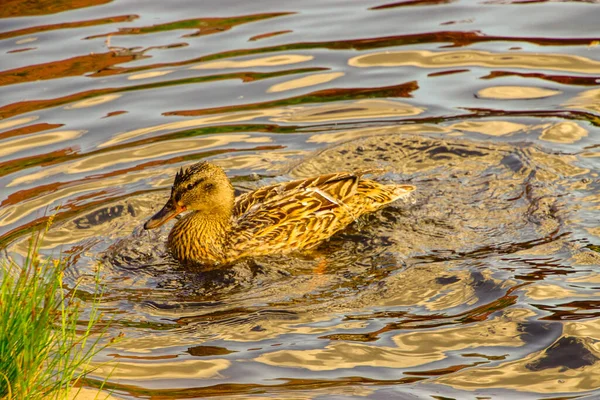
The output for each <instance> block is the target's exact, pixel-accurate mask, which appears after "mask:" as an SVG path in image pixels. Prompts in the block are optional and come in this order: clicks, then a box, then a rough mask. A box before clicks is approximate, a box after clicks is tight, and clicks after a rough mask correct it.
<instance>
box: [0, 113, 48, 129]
mask: <svg viewBox="0 0 600 400" xmlns="http://www.w3.org/2000/svg"><path fill="white" fill-rule="evenodd" d="M38 118H39V117H38V116H32V117H24V118H17V119H9V120H8V121H0V129H10V128H14V127H15V126H19V125H24V124H28V123H30V122H31V121H35V120H36V119H38Z"/></svg>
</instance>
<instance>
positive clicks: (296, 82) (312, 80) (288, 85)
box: [267, 72, 345, 93]
mask: <svg viewBox="0 0 600 400" xmlns="http://www.w3.org/2000/svg"><path fill="white" fill-rule="evenodd" d="M344 75H345V74H344V73H343V72H331V73H328V74H314V75H310V76H305V77H303V78H298V79H292V80H289V81H287V82H283V83H278V84H276V85H273V86H271V87H270V88H269V89H267V93H277V92H285V91H286V90H294V89H299V88H305V87H310V86H315V85H320V84H322V83H327V82H331V81H333V80H335V79H337V78H340V77H342V76H344Z"/></svg>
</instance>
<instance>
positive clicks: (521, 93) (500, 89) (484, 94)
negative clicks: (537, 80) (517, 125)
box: [477, 86, 562, 100]
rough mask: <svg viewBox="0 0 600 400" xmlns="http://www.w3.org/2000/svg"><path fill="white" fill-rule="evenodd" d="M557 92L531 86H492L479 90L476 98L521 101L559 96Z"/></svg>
mask: <svg viewBox="0 0 600 400" xmlns="http://www.w3.org/2000/svg"><path fill="white" fill-rule="evenodd" d="M561 93H562V92H561V91H559V90H550V89H542V88H538V87H531V86H494V87H489V88H485V89H481V90H480V91H479V92H477V96H479V97H481V98H484V99H499V100H523V99H541V98H544V97H550V96H556V95H557V94H561Z"/></svg>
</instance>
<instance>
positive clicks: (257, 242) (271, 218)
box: [229, 173, 412, 258]
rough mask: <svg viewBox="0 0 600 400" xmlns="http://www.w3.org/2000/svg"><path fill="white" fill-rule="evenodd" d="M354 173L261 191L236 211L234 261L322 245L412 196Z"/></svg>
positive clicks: (239, 202)
mask: <svg viewBox="0 0 600 400" xmlns="http://www.w3.org/2000/svg"><path fill="white" fill-rule="evenodd" d="M403 188H404V189H403V190H399V189H398V186H386V185H382V184H379V183H377V182H374V181H371V180H369V179H361V178H360V176H359V175H357V174H352V173H339V174H328V175H322V176H319V177H316V178H310V179H306V180H297V181H293V182H287V183H283V184H278V185H271V186H267V187H264V188H261V189H259V190H257V191H255V192H252V193H247V194H244V195H242V196H240V197H239V198H238V199H237V201H236V204H235V207H234V214H233V223H232V228H231V231H230V236H229V237H230V242H229V247H230V248H231V249H235V253H234V254H231V256H232V257H233V258H238V257H244V256H246V255H250V254H252V255H260V254H267V253H274V252H275V253H281V252H287V251H291V250H298V249H307V248H311V247H314V246H316V245H318V244H319V243H320V242H321V241H323V240H325V239H327V238H329V237H330V236H332V235H333V234H334V233H336V232H337V231H339V230H341V229H343V228H344V227H345V226H347V225H348V224H350V223H352V222H353V221H354V220H355V219H356V218H358V217H359V216H360V215H362V214H364V213H365V212H370V211H374V210H376V209H378V208H379V207H381V206H382V205H384V204H387V203H389V202H391V201H394V200H396V199H397V198H399V197H401V196H402V195H403V194H407V193H409V192H410V191H411V190H412V187H409V186H404V187H403Z"/></svg>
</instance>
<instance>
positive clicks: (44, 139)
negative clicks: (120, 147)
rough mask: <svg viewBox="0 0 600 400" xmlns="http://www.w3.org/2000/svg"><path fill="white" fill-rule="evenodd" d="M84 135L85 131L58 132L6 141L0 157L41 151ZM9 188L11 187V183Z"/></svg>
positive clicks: (0, 151) (0, 149)
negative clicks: (45, 147)
mask: <svg viewBox="0 0 600 400" xmlns="http://www.w3.org/2000/svg"><path fill="white" fill-rule="evenodd" d="M83 133H85V131H56V132H48V133H39V134H36V135H29V136H26V137H22V138H18V139H12V140H6V141H4V142H3V143H2V148H0V157H5V156H8V155H10V154H14V153H18V152H20V151H24V150H30V149H40V148H41V147H43V146H48V145H51V144H56V143H61V142H65V141H67V140H72V139H76V138H78V137H79V136H81V135H82V134H83ZM7 186H10V183H9V184H8V185H7Z"/></svg>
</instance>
